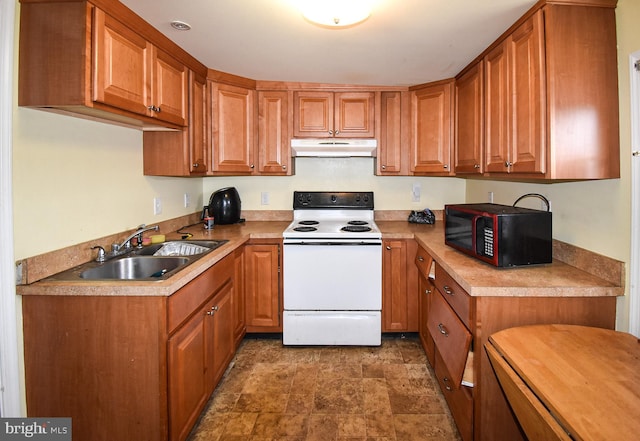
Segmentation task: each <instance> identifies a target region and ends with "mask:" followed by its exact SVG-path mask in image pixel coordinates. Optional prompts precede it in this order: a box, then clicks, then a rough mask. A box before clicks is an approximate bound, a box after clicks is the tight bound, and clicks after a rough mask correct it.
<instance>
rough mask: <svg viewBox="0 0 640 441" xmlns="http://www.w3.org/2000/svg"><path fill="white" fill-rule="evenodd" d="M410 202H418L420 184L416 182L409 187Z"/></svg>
mask: <svg viewBox="0 0 640 441" xmlns="http://www.w3.org/2000/svg"><path fill="white" fill-rule="evenodd" d="M411 200H412V201H413V202H420V184H419V183H417V182H415V183H414V184H413V186H412V187H411Z"/></svg>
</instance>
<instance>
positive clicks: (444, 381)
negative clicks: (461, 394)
mask: <svg viewBox="0 0 640 441" xmlns="http://www.w3.org/2000/svg"><path fill="white" fill-rule="evenodd" d="M442 382H443V383H444V388H445V389H446V390H448V391H449V392H451V391H452V388H451V386H449V379H448V378H447V377H444V378H443V379H442Z"/></svg>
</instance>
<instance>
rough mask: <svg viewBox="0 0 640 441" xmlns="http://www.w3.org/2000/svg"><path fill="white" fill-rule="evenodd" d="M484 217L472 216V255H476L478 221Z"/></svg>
mask: <svg viewBox="0 0 640 441" xmlns="http://www.w3.org/2000/svg"><path fill="white" fill-rule="evenodd" d="M483 217H484V216H480V215H478V216H473V219H472V220H471V246H472V247H473V248H472V251H473V254H475V255H478V254H479V253H478V242H477V240H476V239H477V231H478V221H479V220H480V219H482V218H483Z"/></svg>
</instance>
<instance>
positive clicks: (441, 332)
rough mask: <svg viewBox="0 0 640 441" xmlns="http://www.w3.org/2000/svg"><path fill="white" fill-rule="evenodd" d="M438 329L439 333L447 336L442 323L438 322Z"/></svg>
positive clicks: (447, 333)
mask: <svg viewBox="0 0 640 441" xmlns="http://www.w3.org/2000/svg"><path fill="white" fill-rule="evenodd" d="M438 330H439V331H440V334H442V335H444V336H445V337H449V332H448V331H447V328H445V327H444V325H443V324H442V323H438Z"/></svg>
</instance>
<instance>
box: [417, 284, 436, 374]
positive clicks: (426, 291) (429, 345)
mask: <svg viewBox="0 0 640 441" xmlns="http://www.w3.org/2000/svg"><path fill="white" fill-rule="evenodd" d="M434 292H435V286H434V285H433V282H432V281H431V280H429V279H428V278H426V277H424V276H423V275H422V274H421V275H420V276H419V278H418V307H419V313H418V333H419V335H420V343H421V344H422V348H423V349H424V352H425V353H426V354H427V359H428V360H429V363H430V364H431V366H434V362H435V344H434V342H433V337H432V336H431V333H430V332H429V327H428V326H427V319H428V317H429V309H430V307H431V297H432V296H433V293H434Z"/></svg>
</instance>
